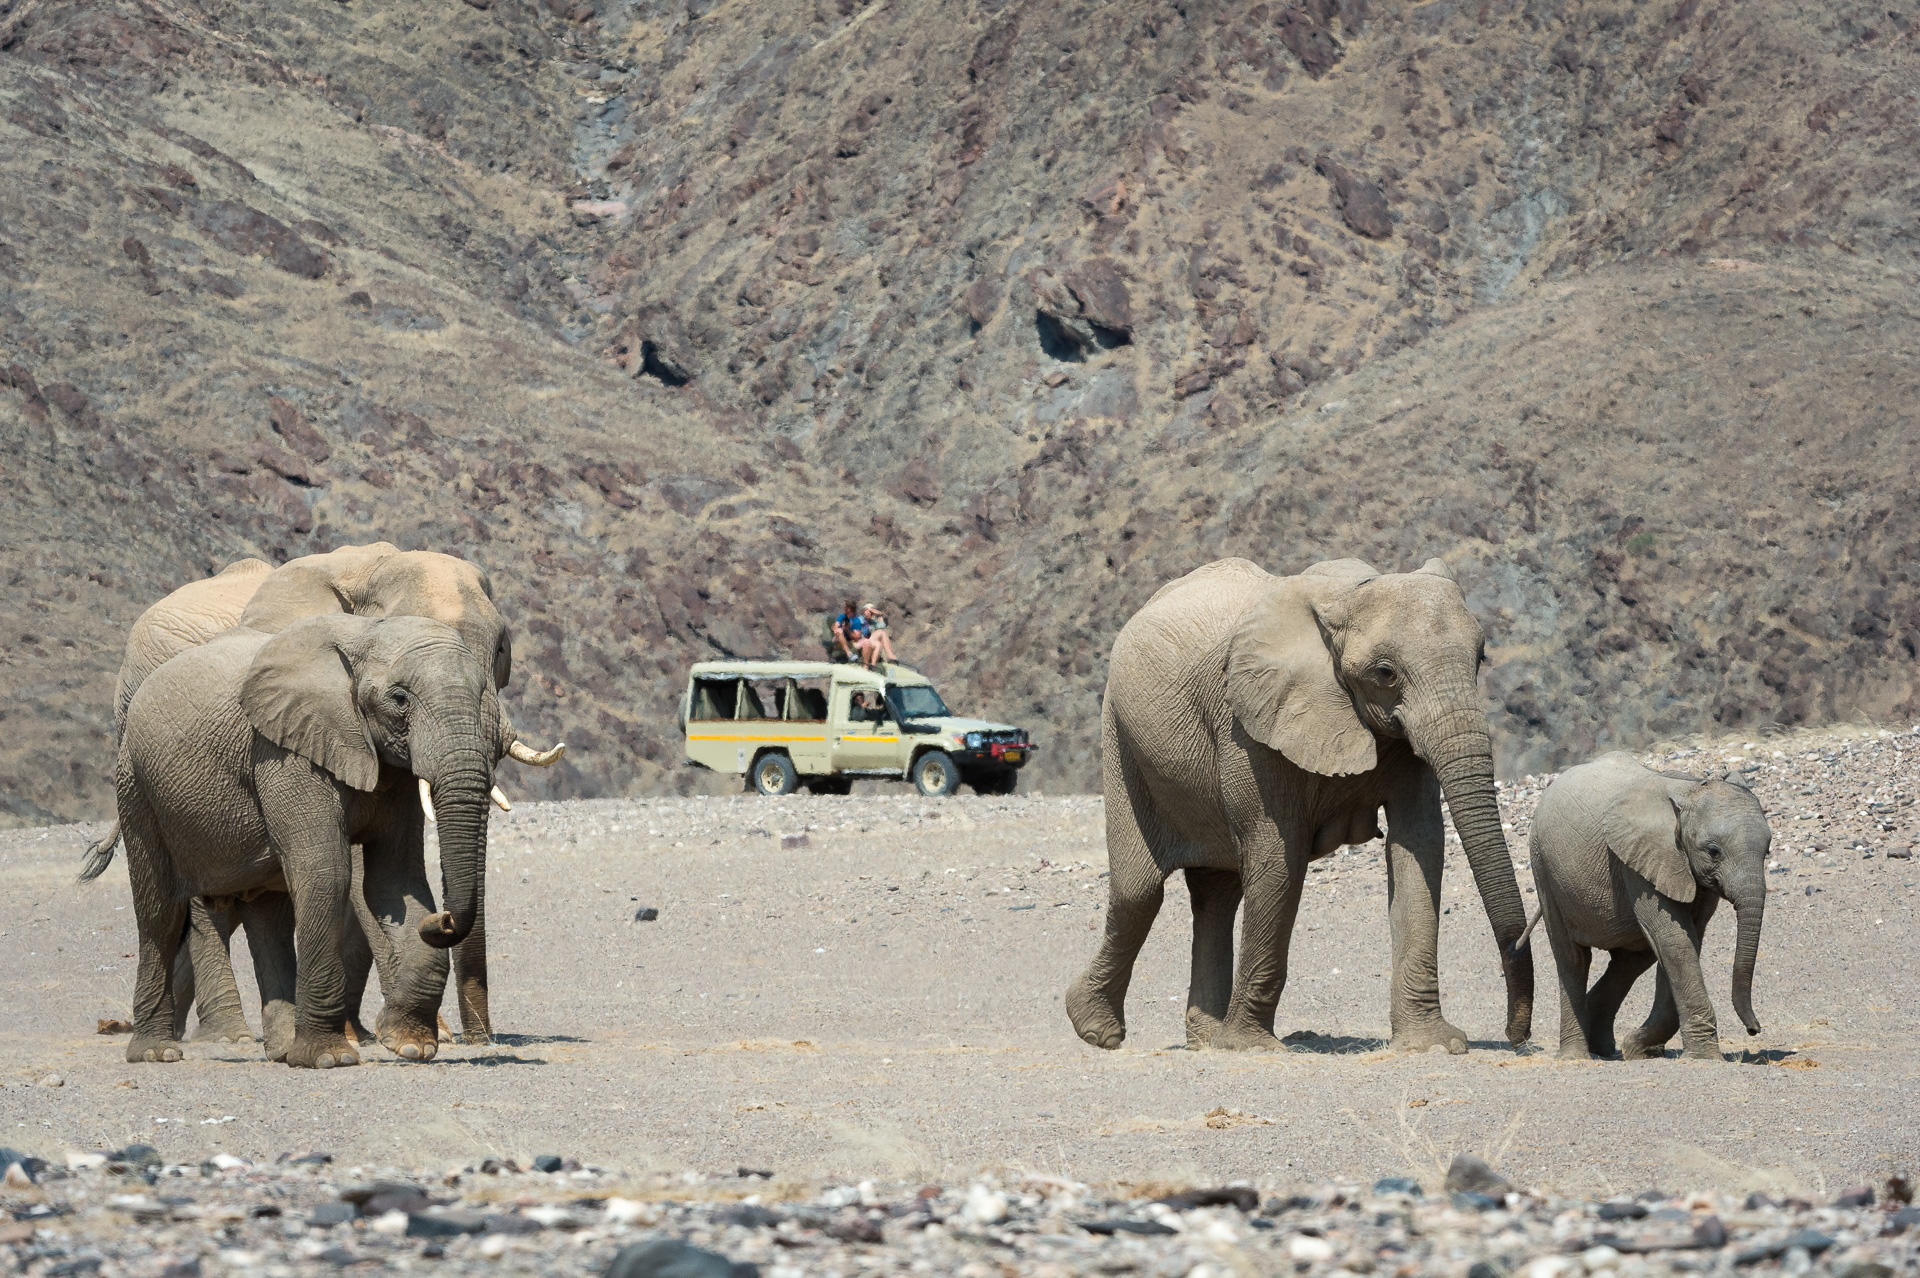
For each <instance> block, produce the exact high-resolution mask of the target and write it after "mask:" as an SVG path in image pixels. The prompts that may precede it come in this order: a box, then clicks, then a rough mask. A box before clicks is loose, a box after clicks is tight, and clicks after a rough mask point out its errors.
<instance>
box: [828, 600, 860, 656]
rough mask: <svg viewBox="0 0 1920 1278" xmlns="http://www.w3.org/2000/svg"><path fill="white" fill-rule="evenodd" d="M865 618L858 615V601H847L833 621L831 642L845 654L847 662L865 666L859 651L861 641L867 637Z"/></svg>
mask: <svg viewBox="0 0 1920 1278" xmlns="http://www.w3.org/2000/svg"><path fill="white" fill-rule="evenodd" d="M867 630H868V627H867V622H866V618H864V617H862V616H861V615H860V601H859V600H857V599H849V600H847V602H846V606H845V607H844V608H843V609H842V610H841V612H840V615H839V616H837V617H835V618H834V619H833V641H834V643H835V644H836V645H837V646H838V647H839V649H840V651H841V652H842V653H844V654H845V656H846V659H847V660H848V661H858V662H859V663H860V664H861V665H863V666H864V665H866V664H867V659H866V657H865V656H864V655H863V653H862V650H861V641H862V640H864V639H865V638H866V637H867Z"/></svg>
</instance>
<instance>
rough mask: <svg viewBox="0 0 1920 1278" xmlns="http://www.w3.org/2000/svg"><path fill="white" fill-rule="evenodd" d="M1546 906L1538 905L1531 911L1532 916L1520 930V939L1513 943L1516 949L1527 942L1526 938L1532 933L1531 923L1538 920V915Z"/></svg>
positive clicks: (1544, 910) (1543, 911)
mask: <svg viewBox="0 0 1920 1278" xmlns="http://www.w3.org/2000/svg"><path fill="white" fill-rule="evenodd" d="M1546 908H1547V907H1546V906H1544V905H1543V906H1541V907H1539V908H1538V909H1536V910H1535V911H1534V912H1533V914H1532V916H1531V917H1529V918H1528V919H1527V925H1526V927H1524V928H1522V929H1521V931H1520V939H1519V940H1517V941H1515V942H1514V943H1513V948H1514V949H1516V950H1517V949H1519V948H1520V947H1521V946H1523V945H1525V944H1526V943H1527V938H1528V937H1529V936H1532V935H1533V925H1534V924H1535V923H1538V922H1539V921H1540V916H1541V914H1543V913H1545V912H1546Z"/></svg>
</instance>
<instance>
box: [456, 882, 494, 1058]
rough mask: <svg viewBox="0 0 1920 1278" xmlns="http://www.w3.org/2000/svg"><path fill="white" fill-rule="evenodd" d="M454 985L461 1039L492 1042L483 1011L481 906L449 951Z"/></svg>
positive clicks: (483, 923)
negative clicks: (457, 994) (471, 923)
mask: <svg viewBox="0 0 1920 1278" xmlns="http://www.w3.org/2000/svg"><path fill="white" fill-rule="evenodd" d="M453 979H454V988H455V989H456V990H457V991H458V993H459V999H460V1038H461V1041H462V1042H466V1043H472V1044H475V1045H484V1044H487V1043H491V1042H492V1041H493V1020H492V1018H491V1017H490V1016H489V1015H488V1013H487V920H486V912H485V910H484V909H483V910H482V911H481V912H479V913H478V914H476V915H475V916H474V920H473V930H472V931H471V932H469V933H467V939H466V940H464V941H462V942H460V944H459V945H457V946H455V947H454V950H453Z"/></svg>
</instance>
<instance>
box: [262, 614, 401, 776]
mask: <svg viewBox="0 0 1920 1278" xmlns="http://www.w3.org/2000/svg"><path fill="white" fill-rule="evenodd" d="M374 624H375V623H374V622H372V621H370V620H368V619H367V618H365V617H350V616H346V615H344V614H341V615H335V616H328V617H308V618H306V619H305V620H302V621H296V622H295V623H294V624H292V625H290V626H288V627H287V628H286V629H285V630H282V631H281V632H280V633H279V634H277V635H275V636H274V637H273V638H271V639H269V640H267V642H266V643H265V644H264V645H262V646H261V648H260V651H259V652H258V653H257V654H255V656H254V658H253V665H252V666H251V667H250V668H249V669H248V671H247V677H246V678H245V679H244V680H242V681H241V684H240V708H241V709H242V710H243V711H244V712H245V713H246V716H247V722H249V723H251V724H252V725H253V730H254V731H255V732H258V733H259V734H260V735H261V736H263V737H265V738H266V739H267V740H269V741H271V742H273V743H274V744H275V745H277V746H279V747H281V748H282V749H285V750H291V751H292V752H293V753H295V754H297V755H299V756H301V757H302V758H305V759H311V760H312V761H313V762H314V763H317V764H319V765H320V766H321V767H322V768H325V769H326V770H327V771H328V772H330V773H332V774H333V775H334V776H336V777H338V778H339V779H340V780H341V781H342V782H344V783H345V784H347V785H350V786H352V787H353V788H354V789H356V790H371V789H373V787H374V785H375V784H376V783H378V781H379V780H380V756H379V755H378V754H377V753H375V751H374V748H373V739H372V737H370V736H369V735H368V734H367V727H366V724H365V722H363V721H362V719H361V718H360V712H359V711H358V710H357V709H356V708H355V706H354V700H353V667H352V665H351V663H350V661H349V658H348V653H349V652H350V651H351V650H352V647H353V646H354V644H355V643H356V642H357V641H358V640H360V639H361V638H363V637H364V636H365V634H366V632H367V630H368V628H369V627H371V626H373V625H374Z"/></svg>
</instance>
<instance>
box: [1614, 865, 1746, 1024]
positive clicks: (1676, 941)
mask: <svg viewBox="0 0 1920 1278" xmlns="http://www.w3.org/2000/svg"><path fill="white" fill-rule="evenodd" d="M1633 913H1634V919H1635V921H1636V922H1638V923H1639V924H1640V930H1641V931H1642V932H1644V933H1645V934H1646V936H1647V939H1648V940H1649V941H1651V942H1652V943H1653V952H1654V954H1655V955H1657V956H1658V958H1659V960H1660V974H1661V975H1662V976H1664V977H1665V978H1666V979H1667V984H1668V986H1669V987H1670V988H1671V998H1672V1000H1673V1004H1674V1008H1675V1011H1676V1013H1677V1015H1678V1018H1679V1022H1680V1044H1681V1052H1682V1053H1683V1054H1684V1055H1686V1056H1688V1057H1690V1058H1692V1059H1694V1060H1709V1061H1717V1060H1724V1059H1725V1057H1723V1056H1722V1055H1721V1054H1720V1031H1719V1026H1718V1024H1717V1023H1716V1021H1715V1019H1714V1014H1713V1001H1712V1000H1711V999H1710V998H1708V997H1707V982H1706V978H1705V977H1704V976H1703V975H1702V973H1701V970H1700V931H1699V928H1698V927H1697V925H1696V921H1695V916H1694V913H1693V912H1692V911H1691V910H1688V909H1685V908H1684V907H1682V906H1679V905H1677V904H1676V903H1675V902H1673V901H1670V900H1668V899H1667V898H1665V897H1663V896H1661V895H1659V893H1657V892H1655V891H1653V889H1652V887H1651V885H1648V886H1647V887H1646V889H1645V890H1644V891H1642V892H1640V893H1639V894H1638V895H1637V896H1636V897H1635V899H1634V903H1633Z"/></svg>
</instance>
